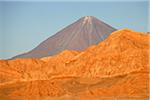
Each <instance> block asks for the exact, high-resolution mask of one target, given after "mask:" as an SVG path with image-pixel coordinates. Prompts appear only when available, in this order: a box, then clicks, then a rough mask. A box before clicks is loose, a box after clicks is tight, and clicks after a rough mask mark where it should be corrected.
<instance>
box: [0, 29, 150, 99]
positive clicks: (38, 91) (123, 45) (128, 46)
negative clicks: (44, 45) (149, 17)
mask: <svg viewBox="0 0 150 100" xmlns="http://www.w3.org/2000/svg"><path fill="white" fill-rule="evenodd" d="M149 39H150V36H149V35H147V34H145V33H139V32H134V31H131V30H128V29H124V30H119V31H116V32H113V33H112V34H111V35H110V36H109V37H108V38H107V39H105V40H104V41H103V42H101V43H100V44H99V45H93V46H91V47H89V48H87V49H86V50H84V51H83V52H77V51H69V50H65V51H63V52H61V53H60V54H58V55H55V56H51V57H45V58H41V59H16V60H1V61H0V76H1V78H0V96H2V97H3V98H4V99H10V98H7V96H13V97H16V96H22V97H25V96H48V97H49V98H45V99H44V98H42V97H41V98H38V100H46V99H79V100H81V99H83V100H85V98H86V99H89V100H90V98H100V97H101V98H102V99H104V100H105V99H106V100H114V99H115V98H114V97H118V99H119V100H128V99H129V100H148V96H149V91H148V89H149V78H148V76H149V69H148V55H149ZM105 97H110V98H105ZM32 99H33V98H32ZM32 99H31V100H32ZM23 100H26V98H24V99H23Z"/></svg>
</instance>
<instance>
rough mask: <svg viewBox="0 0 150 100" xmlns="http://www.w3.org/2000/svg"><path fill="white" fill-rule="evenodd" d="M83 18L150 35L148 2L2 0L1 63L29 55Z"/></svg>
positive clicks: (0, 29)
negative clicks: (25, 53)
mask: <svg viewBox="0 0 150 100" xmlns="http://www.w3.org/2000/svg"><path fill="white" fill-rule="evenodd" d="M83 16H95V17H96V18H98V19H99V20H102V21H104V22H105V23H107V24H109V25H111V26H112V27H114V28H116V29H123V28H129V29H132V30H135V31H141V32H147V31H148V1H147V0H133V1H132V0H130V1H128V0H125V1H122V2H120V1H117V0H116V1H112V0H106V1H101V0H98V1H89V0H88V1H86V0H83V1H79V0H77V1H72V2H71V1H60V0H59V1H55V2H54V1H47V0H45V1H40V0H38V1H36V0H32V1H31V0H27V1H23V0H21V1H19V0H18V1H17V0H16V1H10V0H5V1H3V0H0V59H8V58H11V57H13V56H15V55H18V54H21V53H24V52H28V51H30V50H32V49H33V48H35V47H36V46H37V45H38V44H39V43H41V42H42V41H44V40H45V39H47V38H48V37H50V36H52V35H54V34H55V33H57V32H58V31H60V30H61V29H63V28H64V27H66V26H68V25H70V24H71V23H73V22H75V21H76V20H78V19H79V18H81V17H83Z"/></svg>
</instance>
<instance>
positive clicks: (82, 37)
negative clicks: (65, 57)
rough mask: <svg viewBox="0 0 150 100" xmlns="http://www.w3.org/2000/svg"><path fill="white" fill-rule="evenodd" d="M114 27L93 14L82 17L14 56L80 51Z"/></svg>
mask: <svg viewBox="0 0 150 100" xmlns="http://www.w3.org/2000/svg"><path fill="white" fill-rule="evenodd" d="M115 30H116V29H115V28H113V27H111V26H109V25H108V24H105V23H104V22H102V21H100V20H98V19H97V18H95V17H93V16H86V17H82V18H80V19H79V20H77V21H76V22H74V23H73V24H71V25H69V26H67V27H66V28H64V29H63V30H61V31H59V32H58V33H56V34H55V35H53V36H51V37H49V38H48V39H46V40H45V41H43V42H42V43H41V44H39V45H38V46H37V47H36V48H34V49H33V50H31V51H29V52H27V53H24V54H21V55H18V56H15V57H13V59H14V58H42V57H47V56H52V55H55V54H58V53H60V52H61V51H64V50H77V51H81V50H84V49H85V48H87V47H89V46H90V45H93V44H98V43H99V42H101V41H103V40H104V39H105V38H107V37H108V36H109V35H110V33H112V32H113V31H115Z"/></svg>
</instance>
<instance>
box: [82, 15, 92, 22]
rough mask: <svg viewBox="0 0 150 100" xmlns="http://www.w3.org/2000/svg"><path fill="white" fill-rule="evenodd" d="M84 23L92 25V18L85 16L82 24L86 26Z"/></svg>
mask: <svg viewBox="0 0 150 100" xmlns="http://www.w3.org/2000/svg"><path fill="white" fill-rule="evenodd" d="M86 23H90V24H92V17H91V16H85V17H84V19H83V24H86Z"/></svg>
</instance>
